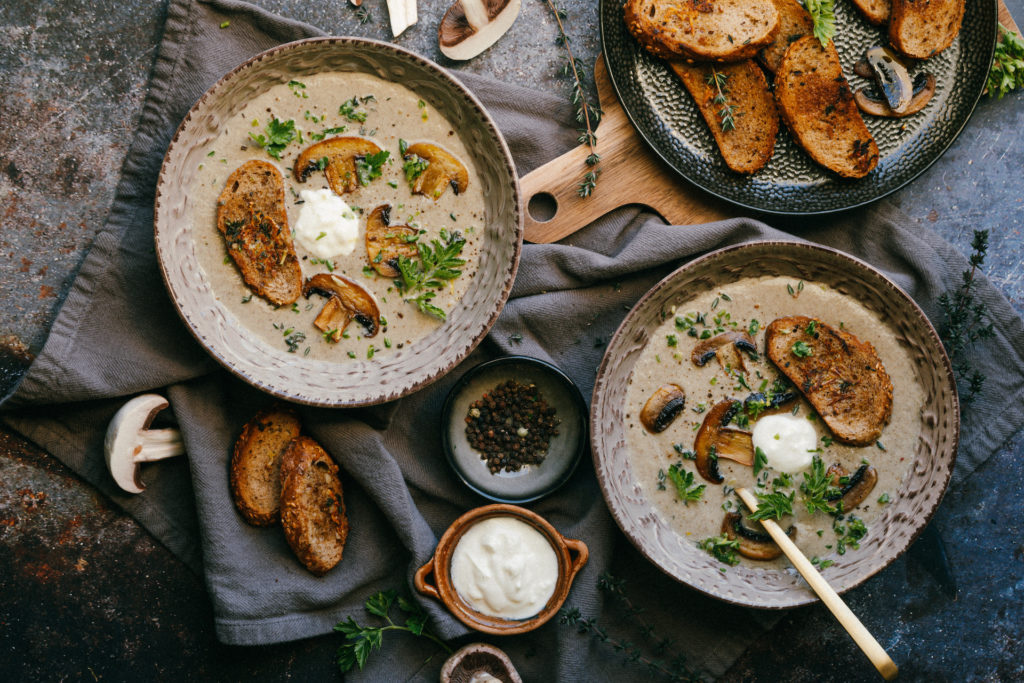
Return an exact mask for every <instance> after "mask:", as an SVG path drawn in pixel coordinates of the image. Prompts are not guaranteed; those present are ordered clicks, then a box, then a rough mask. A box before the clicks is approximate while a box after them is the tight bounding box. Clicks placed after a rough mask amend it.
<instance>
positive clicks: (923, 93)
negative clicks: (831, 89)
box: [853, 73, 935, 118]
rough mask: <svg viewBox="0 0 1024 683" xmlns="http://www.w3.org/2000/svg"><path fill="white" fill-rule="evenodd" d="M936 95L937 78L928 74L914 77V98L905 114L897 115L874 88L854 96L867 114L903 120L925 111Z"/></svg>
mask: <svg viewBox="0 0 1024 683" xmlns="http://www.w3.org/2000/svg"><path fill="white" fill-rule="evenodd" d="M934 94H935V76H932V75H931V74H928V73H919V74H917V75H916V76H914V86H913V97H911V99H910V104H909V105H908V106H907V108H906V109H904V110H903V113H900V114H897V113H896V112H895V111H893V109H891V108H890V107H889V103H888V102H886V101H885V100H884V99H882V98H881V97H880V96H879V94H878V92H876V91H875V89H874V88H870V87H869V88H861V89H860V90H858V91H857V92H855V93H854V94H853V99H854V101H855V102H856V103H857V106H858V107H859V108H860V110H861V111H862V112H864V113H865V114H870V115H871V116H885V117H888V118H902V117H904V116H910V115H911V114H916V113H917V112H919V111H921V110H922V109H924V107H925V105H926V104H928V102H929V101H930V100H931V99H932V95H934Z"/></svg>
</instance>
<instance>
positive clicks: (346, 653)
mask: <svg viewBox="0 0 1024 683" xmlns="http://www.w3.org/2000/svg"><path fill="white" fill-rule="evenodd" d="M396 603H397V605H398V609H399V610H401V611H402V612H403V613H404V614H406V615H407V616H406V617H405V623H404V624H396V623H395V622H394V621H392V620H391V616H390V615H389V614H388V613H389V612H390V611H391V606H392V605H393V604H396ZM365 606H366V611H367V612H369V613H370V614H373V615H375V616H378V617H381V618H382V619H384V621H385V622H387V623H386V624H385V625H384V626H360V625H359V624H357V623H356V622H355V620H354V619H353V618H352V617H349V618H348V620H347V621H342V622H339V623H338V624H336V625H335V627H334V630H335V631H338V632H339V633H342V634H344V635H345V643H344V644H343V645H342V646H341V647H339V648H338V668H339V669H341V672H342V673H345V672H347V671H349V670H350V669H352V667H354V666H358V667H359V669H360V670H362V668H363V665H364V664H366V659H367V658H368V657H369V656H370V654H371V653H372V652H373V651H374V650H379V649H380V648H381V645H382V644H383V641H384V632H385V631H407V632H409V633H411V634H413V635H414V636H422V637H424V638H426V639H428V640H432V641H433V642H434V643H436V644H437V645H438V646H439V647H441V648H442V649H443V650H444V651H445V652H447V653H448V654H451V653H452V649H451V648H450V647H448V646H447V645H446V644H445V642H444V641H443V640H441V639H440V638H439V637H437V636H436V635H435V634H434V633H432V632H431V631H430V629H428V628H427V613H426V612H424V611H423V610H422V609H421V608H420V606H419V605H417V604H416V603H415V602H413V601H412V600H407V599H406V598H403V597H402V596H400V595H398V593H397V592H395V591H381V592H379V593H375V594H373V595H371V596H370V597H369V598H367V600H366V603H365Z"/></svg>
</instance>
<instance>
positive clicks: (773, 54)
mask: <svg viewBox="0 0 1024 683" xmlns="http://www.w3.org/2000/svg"><path fill="white" fill-rule="evenodd" d="M772 1H773V2H774V3H775V9H776V10H777V11H778V13H779V30H778V31H776V32H775V38H774V39H773V40H772V42H771V44H770V45H768V46H767V47H765V48H764V49H763V50H761V51H760V52H758V53H757V61H759V62H761V64H763V65H764V68H766V69H768V71H770V72H772V73H775V72H776V71H778V70H779V64H781V63H782V57H783V56H784V55H785V54H786V49H787V48H788V47H789V46H790V45H792V44H793V43H794V42H796V41H797V40H798V39H800V38H803V37H804V36H809V35H811V33H813V32H814V19H812V18H811V15H810V14H808V13H807V10H805V9H804V6H803V5H801V4H800V2H799V0H772Z"/></svg>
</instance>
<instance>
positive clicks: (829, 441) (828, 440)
mask: <svg viewBox="0 0 1024 683" xmlns="http://www.w3.org/2000/svg"><path fill="white" fill-rule="evenodd" d="M821 445H822V446H824V447H825V448H828V447H829V446H831V445H832V437H831V436H828V435H827V434H826V435H825V436H823V437H821Z"/></svg>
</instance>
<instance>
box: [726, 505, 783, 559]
mask: <svg viewBox="0 0 1024 683" xmlns="http://www.w3.org/2000/svg"><path fill="white" fill-rule="evenodd" d="M722 533H723V534H725V535H726V536H728V537H729V540H730V541H734V540H736V539H737V538H738V539H739V540H740V546H739V548H737V550H739V552H740V555H742V556H743V557H748V558H750V559H751V560H774V559H775V558H776V557H779V556H780V555H782V548H780V547H779V546H778V544H776V543H775V541H773V540H772V537H771V536H769V535H768V533H767V532H764V531H756V530H754V529H751V528H750V527H748V526H747V525H746V524H744V523H743V515H741V514H740V513H738V512H727V513H726V514H725V519H723V520H722ZM786 535H787V536H789V538H790V539H793V538H796V527H794V526H790V527H789V528H788V529H787V530H786Z"/></svg>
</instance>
